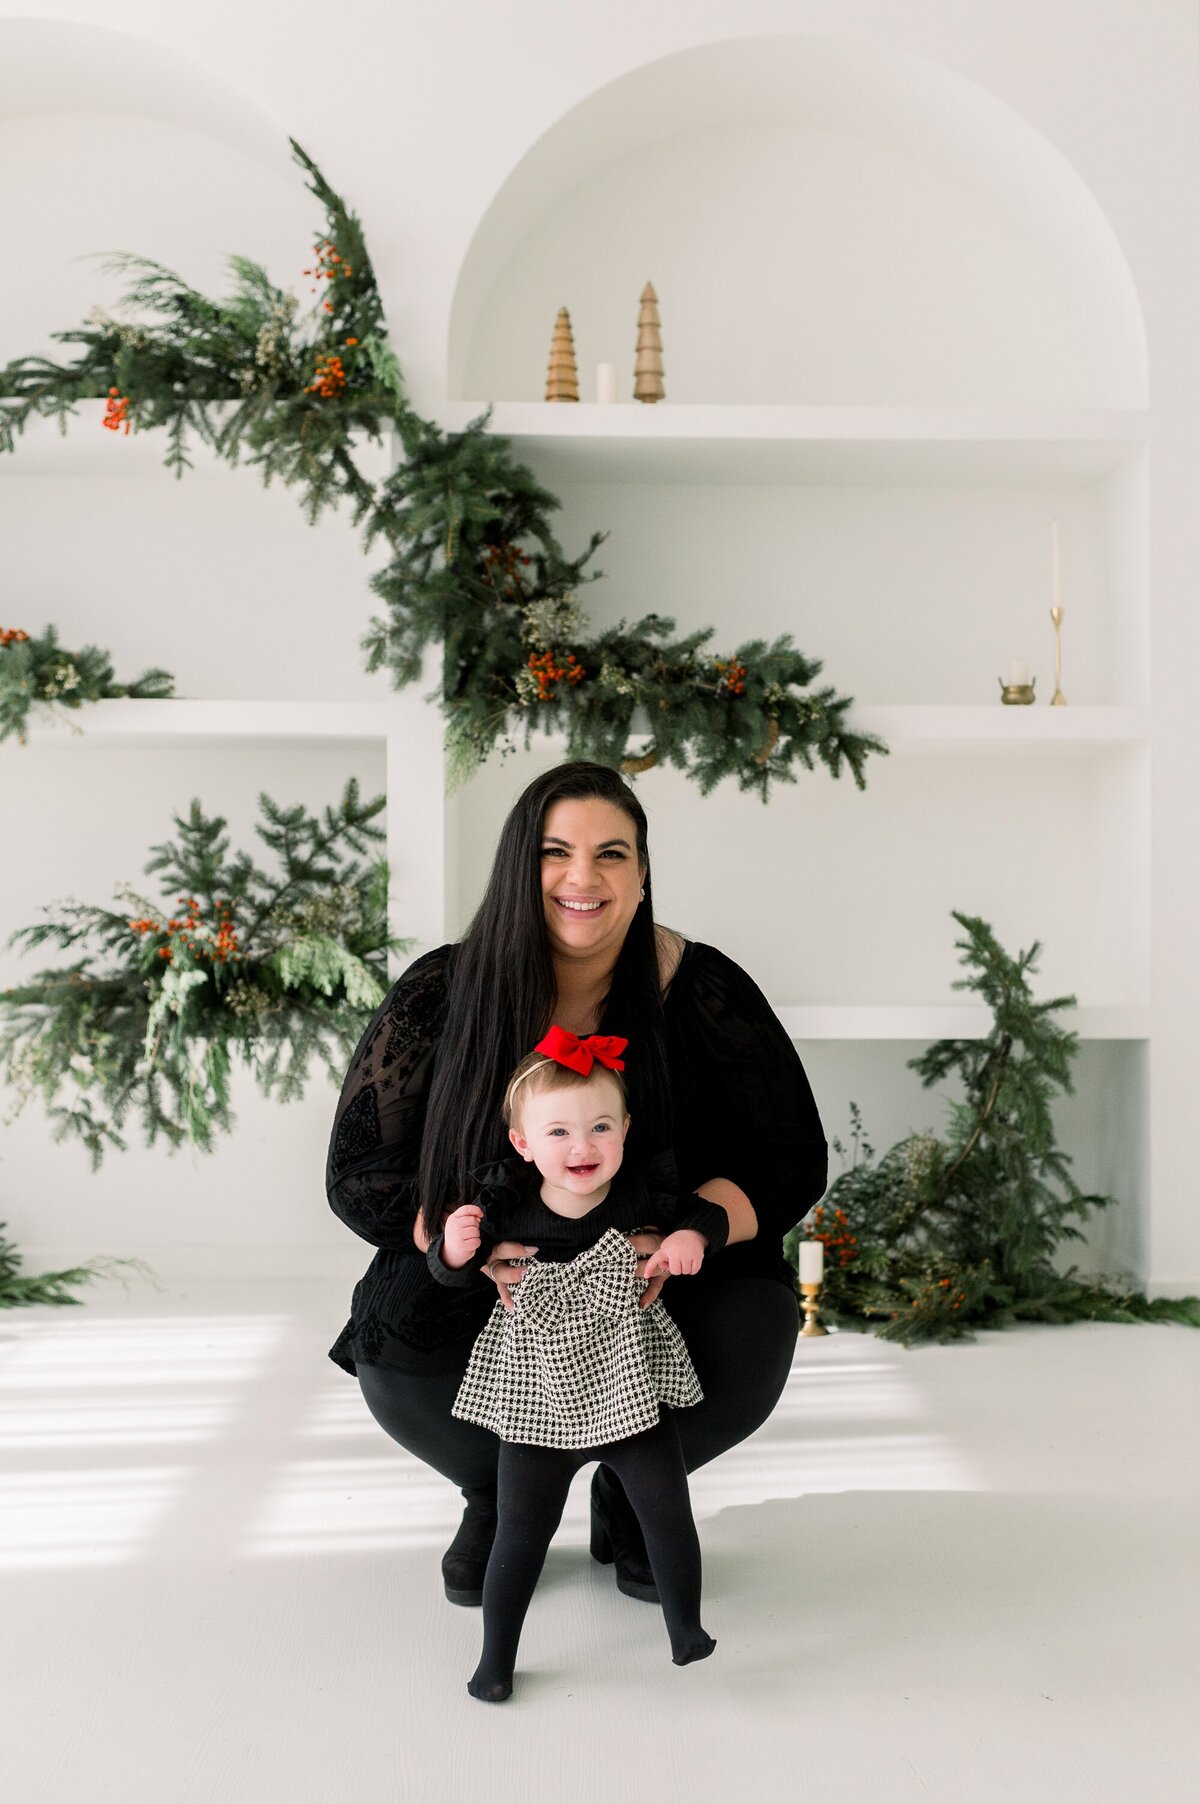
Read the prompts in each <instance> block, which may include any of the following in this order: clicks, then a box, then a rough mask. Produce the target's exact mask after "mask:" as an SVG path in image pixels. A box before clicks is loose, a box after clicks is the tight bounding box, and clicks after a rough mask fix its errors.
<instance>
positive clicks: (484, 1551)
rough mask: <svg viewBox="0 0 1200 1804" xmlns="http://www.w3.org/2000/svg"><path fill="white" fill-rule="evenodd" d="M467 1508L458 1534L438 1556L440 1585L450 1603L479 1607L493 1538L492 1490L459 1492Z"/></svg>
mask: <svg viewBox="0 0 1200 1804" xmlns="http://www.w3.org/2000/svg"><path fill="white" fill-rule="evenodd" d="M463 1496H464V1497H465V1498H466V1500H467V1507H466V1509H465V1510H464V1511H463V1519H462V1521H461V1522H460V1523H459V1525H458V1533H457V1534H456V1535H455V1537H454V1539H453V1541H451V1543H450V1545H449V1547H448V1548H447V1549H446V1551H445V1553H444V1554H443V1555H442V1582H443V1584H444V1585H445V1587H446V1597H447V1600H448V1601H449V1602H450V1603H452V1604H476V1605H479V1604H482V1602H483V1575H484V1573H485V1572H486V1571H487V1563H488V1555H489V1554H490V1553H491V1551H492V1542H493V1541H494V1540H495V1538H496V1487H495V1485H494V1484H493V1485H480V1486H477V1487H475V1486H473V1487H470V1488H468V1489H467V1490H465V1491H464V1492H463Z"/></svg>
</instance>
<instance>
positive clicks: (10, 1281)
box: [0, 1221, 149, 1309]
mask: <svg viewBox="0 0 1200 1804" xmlns="http://www.w3.org/2000/svg"><path fill="white" fill-rule="evenodd" d="M6 1226H7V1223H6V1222H2V1221H0V1309H21V1308H28V1307H30V1306H32V1305H33V1304H34V1303H59V1304H70V1303H82V1301H83V1298H82V1297H75V1296H72V1295H71V1290H72V1287H75V1288H77V1287H78V1286H79V1285H81V1284H91V1283H93V1282H94V1281H95V1280H96V1279H97V1278H111V1277H118V1276H120V1273H121V1271H122V1269H123V1268H125V1267H128V1268H129V1269H130V1270H132V1271H139V1272H141V1273H142V1274H143V1275H145V1276H149V1267H148V1266H146V1265H144V1264H143V1262H142V1261H141V1260H140V1259H110V1258H100V1259H91V1260H89V1261H88V1263H87V1264H86V1265H74V1266H72V1267H71V1268H70V1270H69V1271H62V1272H23V1271H22V1270H21V1264H22V1260H21V1255H20V1254H19V1253H18V1252H17V1249H16V1247H15V1246H14V1245H13V1242H12V1241H11V1240H9V1239H8V1237H7V1236H6V1234H5V1232H4V1229H5V1227H6Z"/></svg>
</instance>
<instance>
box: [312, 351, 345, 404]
mask: <svg viewBox="0 0 1200 1804" xmlns="http://www.w3.org/2000/svg"><path fill="white" fill-rule="evenodd" d="M345 386H346V372H345V369H344V368H343V367H342V360H341V358H340V357H339V356H338V354H337V352H336V351H331V352H330V353H329V355H328V356H327V357H318V358H317V373H316V377H315V379H314V380H313V381H312V382H310V383H309V385H308V387H307V388H306V389H305V391H304V392H305V394H306V395H324V396H325V397H326V399H328V398H329V396H330V395H340V394H341V393H342V391H343V390H344V389H345Z"/></svg>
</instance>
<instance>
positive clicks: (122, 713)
mask: <svg viewBox="0 0 1200 1804" xmlns="http://www.w3.org/2000/svg"><path fill="white" fill-rule="evenodd" d="M518 724H519V723H518ZM848 724H849V725H850V726H851V727H852V728H853V729H854V730H855V731H857V732H862V733H874V734H877V735H878V736H879V738H881V739H883V740H884V741H885V743H886V744H887V745H888V747H889V749H890V750H892V751H893V752H896V753H905V752H922V751H924V752H935V753H936V752H943V751H944V752H958V753H962V752H970V751H972V750H984V751H989V752H991V751H996V752H1001V753H1003V752H1017V753H1021V752H1033V753H1042V752H1046V751H1051V752H1071V751H1074V752H1077V753H1085V754H1086V753H1087V752H1089V751H1095V750H1101V749H1103V748H1104V747H1106V746H1126V745H1137V744H1139V743H1143V742H1147V741H1148V738H1149V732H1150V726H1149V710H1148V709H1145V708H1071V707H1067V708H1050V707H1038V706H1036V705H1035V706H1033V707H1030V708H1006V707H1004V706H1003V705H1002V704H1000V703H996V704H995V705H994V706H992V707H940V706H926V707H905V706H887V705H875V706H868V705H864V706H862V707H856V708H854V709H853V710H852V711H851V713H850V716H849V722H848ZM389 730H397V731H404V730H405V729H404V727H403V724H402V722H401V721H400V718H399V713H398V709H397V702H396V701H395V700H394V699H393V700H392V701H391V702H388V701H365V702H327V701H201V700H191V699H187V698H183V697H165V698H163V699H162V700H145V701H139V700H136V699H134V698H130V697H122V698H120V699H115V700H112V701H102V702H89V703H85V704H84V706H83V707H82V708H79V709H67V708H55V707H53V706H50V707H45V706H43V707H39V708H36V709H35V710H34V712H33V715H32V716H31V718H30V722H29V728H28V735H27V736H28V738H29V739H31V740H33V741H34V742H35V743H38V742H41V743H50V742H54V741H69V740H79V741H80V742H83V741H85V740H91V741H94V742H96V741H98V742H103V743H105V744H117V743H122V744H129V743H130V742H133V741H139V740H156V741H163V742H166V741H171V740H183V739H214V740H222V739H343V740H384V739H386V738H387V736H388V733H389ZM634 740H635V741H636V743H637V744H641V742H642V741H641V738H640V737H639V736H638V735H637V733H636V732H635V734H634ZM533 743H534V745H539V744H540V745H544V746H547V747H550V748H556V747H558V746H560V745H561V746H563V747H565V745H566V736H565V734H563V733H561V732H558V731H554V730H551V731H549V732H546V733H538V734H536V735H535V737H534V740H533ZM631 743H632V742H631ZM634 749H636V746H635V747H634Z"/></svg>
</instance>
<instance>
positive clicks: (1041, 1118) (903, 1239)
mask: <svg viewBox="0 0 1200 1804" xmlns="http://www.w3.org/2000/svg"><path fill="white" fill-rule="evenodd" d="M953 918H954V920H955V921H957V923H958V925H959V927H960V928H961V929H962V931H963V935H964V937H963V938H961V939H959V940H958V941H957V942H956V945H957V947H958V949H959V951H960V952H961V953H962V963H963V964H964V965H965V966H966V968H967V971H968V975H967V976H965V977H962V978H960V979H958V980H957V981H956V983H955V985H954V987H955V989H960V990H962V989H968V990H973V991H975V993H976V994H977V995H978V996H979V998H980V999H981V1000H982V1001H983V1002H985V1003H986V1004H987V1005H988V1007H989V1008H990V1010H991V1012H992V1026H991V1029H990V1031H989V1033H988V1034H987V1036H986V1038H984V1039H982V1040H939V1041H937V1042H936V1043H935V1044H934V1045H933V1046H930V1047H929V1048H928V1049H927V1050H926V1051H925V1052H924V1053H922V1054H921V1055H920V1056H919V1057H917V1058H915V1059H910V1060H909V1066H910V1068H911V1069H913V1070H915V1071H917V1072H918V1073H919V1074H920V1077H921V1081H922V1083H923V1084H924V1086H925V1087H926V1088H927V1089H929V1088H932V1087H933V1086H934V1085H936V1084H939V1083H942V1082H944V1081H946V1080H947V1079H956V1080H958V1083H959V1084H960V1085H961V1088H962V1093H963V1094H962V1100H961V1101H957V1100H955V1101H952V1102H951V1103H950V1104H949V1108H948V1121H947V1127H946V1132H945V1134H944V1136H939V1135H937V1134H934V1133H933V1132H927V1133H922V1134H914V1135H912V1136H910V1137H909V1138H908V1139H905V1140H901V1141H899V1142H898V1143H897V1144H896V1145H895V1146H893V1147H892V1148H890V1150H889V1151H888V1152H886V1153H884V1154H883V1155H882V1156H881V1157H878V1158H877V1157H876V1155H875V1150H874V1148H873V1147H872V1146H870V1145H869V1144H868V1142H867V1141H866V1139H865V1136H864V1134H863V1130H862V1120H861V1116H860V1114H859V1111H858V1109H857V1107H856V1106H855V1105H854V1104H851V1130H852V1131H851V1157H852V1163H851V1164H850V1166H849V1168H848V1169H847V1170H845V1171H843V1172H842V1174H841V1176H840V1177H838V1178H837V1179H835V1181H834V1182H833V1184H832V1185H831V1186H830V1188H829V1190H828V1192H827V1194H826V1196H825V1198H824V1200H823V1202H822V1203H821V1204H819V1205H818V1207H817V1208H816V1209H815V1210H814V1211H813V1212H812V1213H811V1215H810V1216H809V1217H807V1218H806V1222H805V1223H801V1224H800V1226H799V1227H797V1228H794V1229H793V1230H792V1232H791V1234H789V1235H788V1237H787V1241H786V1243H785V1250H786V1251H787V1254H788V1256H789V1258H790V1259H791V1260H792V1263H793V1264H795V1265H798V1263H799V1259H798V1248H799V1246H800V1242H801V1241H802V1240H803V1239H806V1238H815V1239H819V1240H821V1241H823V1242H824V1246H825V1275H824V1281H823V1287H822V1294H821V1306H822V1313H823V1314H824V1315H826V1316H828V1317H830V1318H832V1319H833V1320H834V1321H836V1322H837V1323H838V1324H839V1325H841V1326H844V1327H847V1328H855V1327H857V1328H864V1327H867V1326H870V1325H876V1324H877V1325H876V1326H875V1332H876V1333H877V1334H878V1335H879V1336H880V1337H881V1338H884V1339H888V1340H896V1341H900V1342H902V1343H903V1344H905V1345H914V1344H917V1343H919V1342H924V1341H953V1340H972V1339H974V1338H975V1336H974V1330H975V1329H978V1328H1004V1327H1007V1326H1008V1325H1009V1324H1010V1323H1012V1322H1018V1321H1034V1322H1072V1321H1113V1322H1130V1321H1156V1322H1182V1323H1187V1324H1189V1325H1191V1326H1192V1327H1200V1297H1183V1298H1179V1299H1169V1298H1160V1299H1156V1300H1154V1301H1151V1300H1150V1299H1149V1298H1148V1297H1146V1296H1145V1295H1144V1294H1143V1293H1142V1292H1140V1291H1138V1290H1137V1289H1136V1288H1134V1286H1133V1285H1132V1284H1130V1283H1128V1282H1126V1281H1125V1280H1124V1279H1123V1278H1121V1277H1114V1278H1113V1279H1111V1281H1106V1280H1104V1279H1101V1278H1085V1277H1080V1276H1079V1275H1077V1268H1076V1267H1075V1266H1071V1267H1070V1268H1069V1269H1068V1270H1067V1271H1065V1272H1059V1271H1058V1270H1057V1269H1056V1268H1055V1265H1054V1263H1053V1261H1054V1255H1055V1253H1056V1251H1057V1249H1058V1247H1059V1245H1060V1243H1061V1242H1062V1241H1064V1240H1083V1239H1084V1238H1085V1237H1084V1235H1083V1234H1082V1233H1081V1232H1080V1230H1079V1228H1078V1227H1077V1226H1076V1225H1075V1223H1076V1222H1079V1221H1084V1220H1086V1219H1087V1217H1088V1216H1090V1215H1091V1214H1092V1213H1093V1212H1094V1211H1096V1210H1100V1209H1106V1208H1110V1207H1111V1206H1112V1204H1113V1202H1114V1198H1112V1197H1109V1196H1097V1195H1085V1194H1084V1193H1083V1192H1082V1191H1081V1190H1080V1188H1079V1186H1078V1185H1077V1184H1076V1182H1075V1180H1074V1178H1073V1177H1072V1175H1071V1161H1070V1159H1069V1158H1068V1157H1067V1155H1066V1154H1065V1153H1064V1152H1063V1151H1062V1150H1061V1148H1060V1147H1059V1146H1058V1145H1057V1143H1056V1140H1055V1132H1054V1119H1053V1110H1054V1104H1055V1101H1056V1100H1057V1099H1058V1098H1059V1097H1060V1096H1062V1095H1064V1094H1066V1095H1069V1094H1071V1093H1072V1091H1073V1085H1072V1080H1071V1065H1072V1062H1073V1060H1074V1058H1075V1056H1076V1054H1077V1052H1078V1049H1079V1037H1078V1035H1077V1034H1075V1033H1073V1032H1071V1031H1069V1030H1068V1029H1065V1028H1063V1027H1062V1026H1061V1025H1060V1024H1059V1023H1058V1021H1057V1020H1056V1019H1055V1017H1056V1016H1057V1015H1059V1014H1060V1013H1061V1012H1062V1010H1064V1009H1067V1008H1072V1007H1074V1004H1075V998H1074V997H1073V996H1058V997H1055V998H1054V999H1053V1000H1051V1001H1048V1002H1038V1001H1035V999H1034V996H1033V993H1032V991H1031V989H1030V985H1029V976H1030V973H1032V972H1034V971H1036V969H1037V960H1038V956H1039V954H1040V952H1041V947H1040V945H1039V944H1038V942H1036V941H1035V942H1034V944H1033V945H1032V946H1031V947H1030V948H1029V950H1028V951H1027V952H1021V953H1018V955H1017V956H1016V957H1015V958H1013V957H1010V956H1009V954H1008V953H1006V952H1005V950H1004V948H1003V947H1002V946H1001V945H1000V943H999V941H998V940H997V939H996V937H995V935H994V933H993V932H992V929H991V928H990V927H989V926H988V924H987V922H986V921H983V920H980V919H979V918H978V917H977V916H972V915H966V914H959V913H958V912H957V911H956V912H955V913H954V917H953ZM834 1146H835V1148H836V1150H837V1151H839V1152H840V1153H842V1154H843V1155H845V1152H846V1149H845V1148H844V1147H843V1146H842V1145H841V1143H840V1142H838V1141H836V1140H835V1141H834Z"/></svg>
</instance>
